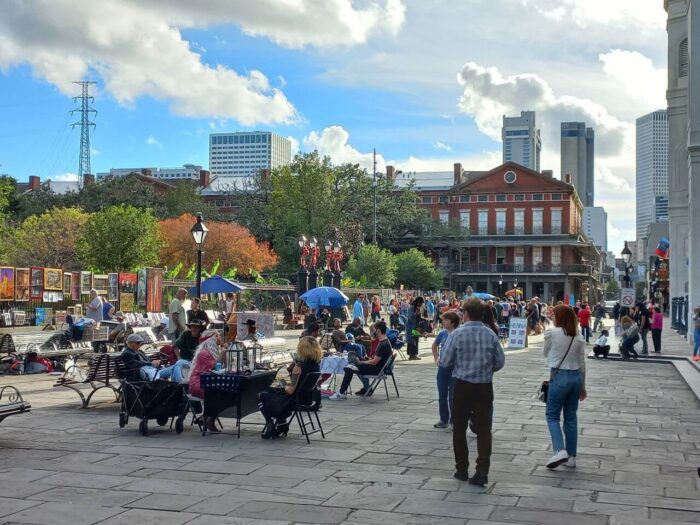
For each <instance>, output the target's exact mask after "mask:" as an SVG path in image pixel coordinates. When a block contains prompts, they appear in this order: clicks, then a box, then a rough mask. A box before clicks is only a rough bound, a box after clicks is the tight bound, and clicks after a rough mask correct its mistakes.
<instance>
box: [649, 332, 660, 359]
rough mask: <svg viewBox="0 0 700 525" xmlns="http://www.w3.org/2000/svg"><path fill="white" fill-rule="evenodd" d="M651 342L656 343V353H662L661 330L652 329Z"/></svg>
mask: <svg viewBox="0 0 700 525" xmlns="http://www.w3.org/2000/svg"><path fill="white" fill-rule="evenodd" d="M651 341H652V343H654V352H655V353H657V354H659V353H661V329H660V328H652V329H651Z"/></svg>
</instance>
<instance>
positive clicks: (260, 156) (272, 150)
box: [209, 131, 292, 177]
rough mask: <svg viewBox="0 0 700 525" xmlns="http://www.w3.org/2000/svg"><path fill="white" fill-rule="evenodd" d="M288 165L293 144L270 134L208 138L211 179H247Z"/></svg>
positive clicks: (246, 132)
mask: <svg viewBox="0 0 700 525" xmlns="http://www.w3.org/2000/svg"><path fill="white" fill-rule="evenodd" d="M291 161H292V143H291V142H290V141H289V140H288V139H286V138H284V137H282V136H280V135H278V134H277V133H273V132H271V131H244V132H236V133H211V134H210V135H209V171H210V172H211V175H212V177H248V176H251V175H254V174H256V173H259V172H260V170H269V169H273V168H277V167H279V166H284V165H287V164H289V163H290V162H291Z"/></svg>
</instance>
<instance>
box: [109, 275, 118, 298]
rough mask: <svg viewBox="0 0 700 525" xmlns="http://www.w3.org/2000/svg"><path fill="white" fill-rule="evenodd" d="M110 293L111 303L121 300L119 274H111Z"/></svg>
mask: <svg viewBox="0 0 700 525" xmlns="http://www.w3.org/2000/svg"><path fill="white" fill-rule="evenodd" d="M108 277H109V292H108V293H107V299H109V300H110V301H116V300H117V299H119V274H118V273H110V274H109V276H108Z"/></svg>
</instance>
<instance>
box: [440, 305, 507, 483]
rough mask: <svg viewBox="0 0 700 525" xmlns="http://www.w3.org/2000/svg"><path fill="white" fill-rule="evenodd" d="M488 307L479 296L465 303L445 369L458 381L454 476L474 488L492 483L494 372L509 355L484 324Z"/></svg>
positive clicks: (449, 344)
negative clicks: (472, 448)
mask: <svg viewBox="0 0 700 525" xmlns="http://www.w3.org/2000/svg"><path fill="white" fill-rule="evenodd" d="M486 307H487V305H485V303H484V302H483V301H481V300H480V299H477V298H475V297H472V298H468V299H465V301H464V302H463V303H462V312H463V319H464V323H463V324H462V325H460V327H459V328H457V329H456V330H454V331H453V332H452V334H451V336H450V338H449V339H448V340H447V341H446V342H445V348H444V350H443V359H442V363H443V365H442V366H445V367H453V370H452V377H453V378H454V380H455V386H454V404H453V410H454V413H453V415H452V422H453V425H454V431H453V433H452V446H453V448H454V454H455V463H456V472H455V474H454V477H455V478H457V479H459V480H462V481H469V483H471V484H472V485H486V484H487V483H488V473H489V467H490V466H491V414H492V411H493V373H494V372H497V371H498V370H500V369H501V368H503V366H504V365H505V354H504V353H503V348H501V344H500V342H499V341H498V336H497V335H496V334H495V333H494V332H493V330H491V329H490V328H488V327H487V326H485V325H484V324H483V323H482V322H481V317H482V315H483V311H484V308H486ZM470 420H471V424H472V430H473V431H474V432H475V433H476V448H477V452H478V456H477V459H476V472H475V474H474V476H472V477H471V478H470V477H469V449H468V448H467V425H468V423H469V421H470Z"/></svg>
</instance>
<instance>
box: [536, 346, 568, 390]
mask: <svg viewBox="0 0 700 525" xmlns="http://www.w3.org/2000/svg"><path fill="white" fill-rule="evenodd" d="M575 338H576V337H575V336H572V337H571V342H570V343H569V348H567V349H566V353H565V354H564V357H562V358H561V361H559V364H558V365H557V367H556V368H555V369H554V370H553V371H552V374H551V377H550V378H549V379H550V381H551V380H552V379H554V376H556V375H557V372H558V371H559V369H560V368H561V365H563V364H564V360H565V359H566V356H567V355H569V350H571V345H572V344H574V339H575ZM548 392H549V381H542V384H541V385H540V389H539V390H538V391H537V399H539V400H540V401H542V402H543V403H546V402H547V393H548Z"/></svg>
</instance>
